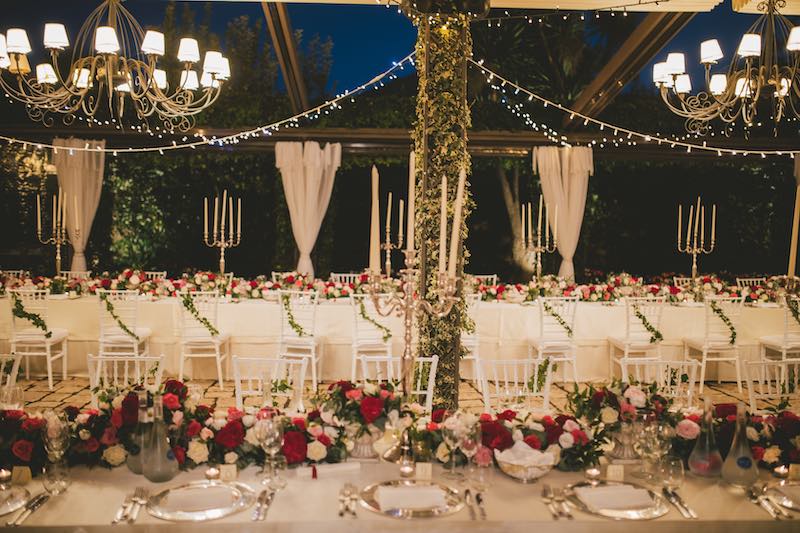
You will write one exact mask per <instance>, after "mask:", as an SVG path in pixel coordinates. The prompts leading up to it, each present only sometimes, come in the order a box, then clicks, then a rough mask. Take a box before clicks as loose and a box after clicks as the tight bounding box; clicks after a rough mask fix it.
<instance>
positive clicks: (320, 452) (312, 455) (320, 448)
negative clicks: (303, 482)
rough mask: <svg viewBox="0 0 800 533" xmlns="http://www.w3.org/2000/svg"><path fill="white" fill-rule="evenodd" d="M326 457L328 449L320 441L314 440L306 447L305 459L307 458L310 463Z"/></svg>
mask: <svg viewBox="0 0 800 533" xmlns="http://www.w3.org/2000/svg"><path fill="white" fill-rule="evenodd" d="M326 455H328V449H327V448H326V447H325V445H324V444H322V443H321V442H320V441H318V440H315V441H314V442H312V443H311V444H309V445H308V449H307V451H306V457H308V459H309V460H310V461H322V460H323V459H325V456H326Z"/></svg>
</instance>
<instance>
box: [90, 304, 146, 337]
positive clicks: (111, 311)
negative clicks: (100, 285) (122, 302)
mask: <svg viewBox="0 0 800 533" xmlns="http://www.w3.org/2000/svg"><path fill="white" fill-rule="evenodd" d="M99 296H100V299H101V300H102V301H104V302H105V303H106V311H108V314H109V315H111V318H113V319H114V320H115V321H116V323H117V325H118V326H119V329H121V330H122V331H123V332H124V333H125V334H126V335H128V336H129V337H130V338H132V339H136V340H137V341H138V340H139V337H138V335H136V333H134V332H133V331H131V330H130V328H129V327H128V326H127V325H126V324H125V322H123V321H122V319H121V318H120V317H119V315H118V314H117V312H116V311H115V310H114V304H113V303H111V300H109V299H108V294H106V293H105V292H100V293H99Z"/></svg>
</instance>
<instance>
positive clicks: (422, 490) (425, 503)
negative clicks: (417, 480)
mask: <svg viewBox="0 0 800 533" xmlns="http://www.w3.org/2000/svg"><path fill="white" fill-rule="evenodd" d="M375 500H376V501H377V502H378V505H380V507H381V510H388V509H432V508H436V507H445V506H446V505H447V502H446V500H445V495H444V491H443V490H442V489H440V488H439V487H434V486H430V487H424V486H414V487H378V488H377V489H376V490H375Z"/></svg>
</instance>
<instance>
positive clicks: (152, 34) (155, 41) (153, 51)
mask: <svg viewBox="0 0 800 533" xmlns="http://www.w3.org/2000/svg"><path fill="white" fill-rule="evenodd" d="M142 52H144V53H145V54H147V55H154V56H163V55H164V34H163V33H161V32H160V31H153V30H147V33H145V34H144V40H143V41H142Z"/></svg>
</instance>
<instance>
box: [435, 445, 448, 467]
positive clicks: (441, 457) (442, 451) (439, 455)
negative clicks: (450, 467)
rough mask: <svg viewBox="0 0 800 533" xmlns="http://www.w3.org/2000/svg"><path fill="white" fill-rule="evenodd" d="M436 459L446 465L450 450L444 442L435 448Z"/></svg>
mask: <svg viewBox="0 0 800 533" xmlns="http://www.w3.org/2000/svg"><path fill="white" fill-rule="evenodd" d="M436 459H437V460H438V461H439V462H440V463H446V462H448V461H449V460H450V449H449V448H448V447H447V444H445V443H444V442H442V443H440V444H439V447H438V448H436Z"/></svg>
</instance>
